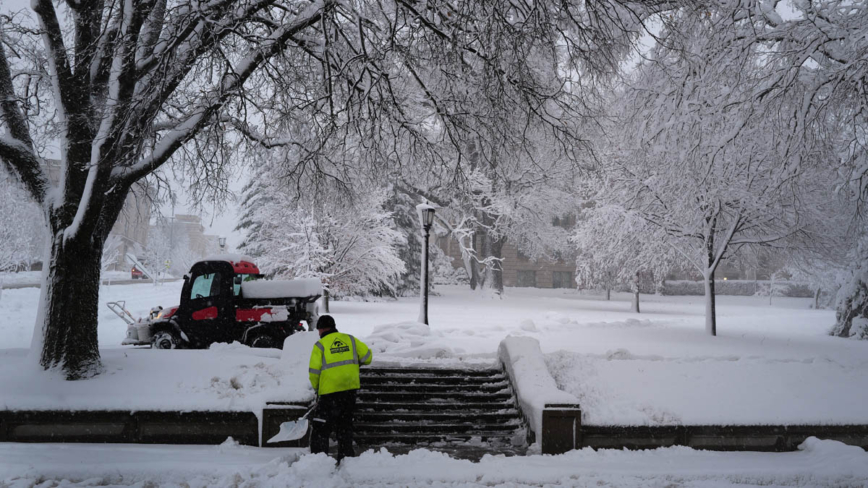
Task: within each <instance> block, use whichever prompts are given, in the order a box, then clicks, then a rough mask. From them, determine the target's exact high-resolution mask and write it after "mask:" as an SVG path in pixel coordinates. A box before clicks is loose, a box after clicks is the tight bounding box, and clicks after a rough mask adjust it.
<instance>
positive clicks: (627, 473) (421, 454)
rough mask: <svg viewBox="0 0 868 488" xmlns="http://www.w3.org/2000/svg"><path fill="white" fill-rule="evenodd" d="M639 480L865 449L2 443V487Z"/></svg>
mask: <svg viewBox="0 0 868 488" xmlns="http://www.w3.org/2000/svg"><path fill="white" fill-rule="evenodd" d="M35 486H39V487H44V488H47V487H58V486H64V487H66V486H75V487H79V486H137V487H150V486H160V487H180V486H184V487H189V488H198V487H202V488H204V487H213V488H220V487H239V486H243V487H246V488H259V487H287V486H291V487H307V486H310V487H317V488H339V487H341V488H342V487H367V486H370V487H375V486H388V487H423V486H424V487H432V486H433V487H465V488H470V487H492V486H506V487H516V488H517V487H542V486H552V487H554V486H557V487H599V486H617V487H626V488H630V487H637V488H638V487H642V488H648V487H651V488H654V487H660V488H664V487H666V488H688V487H690V488H713V487H714V488H717V487H728V486H738V487H740V488H746V487H753V486H763V487H780V486H788V487H789V486H798V487H829V488H832V487H834V488H845V487H852V488H863V487H865V486H868V453H866V452H865V451H863V450H862V449H859V448H854V447H850V446H845V445H843V444H840V443H837V442H832V441H819V440H816V439H809V440H808V441H807V442H806V443H805V445H804V450H802V451H799V452H793V453H782V454H775V453H723V452H709V451H695V450H693V449H689V448H665V449H657V450H653V451H608V450H602V451H597V452H595V451H593V450H591V449H584V450H581V451H573V452H570V453H567V454H563V455H559V456H527V457H518V458H515V457H513V458H504V457H492V456H486V457H484V458H483V459H482V460H481V461H480V462H479V463H471V462H470V461H464V460H456V459H451V458H449V457H447V456H445V455H443V454H440V453H436V452H431V451H426V450H417V451H413V452H411V453H409V454H407V455H398V456H393V455H391V454H389V453H386V452H377V453H375V452H373V451H368V452H366V453H363V454H361V456H360V457H358V458H355V459H347V460H346V461H345V462H344V463H343V465H342V466H341V467H339V468H337V469H335V466H334V460H333V459H331V458H328V457H326V456H325V455H322V454H320V455H310V454H306V453H305V452H304V451H301V450H297V449H261V448H250V447H239V446H233V445H231V443H226V444H224V445H222V446H137V445H72V444H68V445H63V444H0V487H3V488H6V487H9V488H13V487H14V488H24V487H27V488H32V487H35Z"/></svg>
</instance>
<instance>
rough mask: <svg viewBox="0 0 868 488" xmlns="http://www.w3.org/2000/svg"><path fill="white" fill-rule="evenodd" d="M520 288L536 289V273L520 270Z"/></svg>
mask: <svg viewBox="0 0 868 488" xmlns="http://www.w3.org/2000/svg"><path fill="white" fill-rule="evenodd" d="M518 286H531V287H536V271H532V270H522V269H520V270H518Z"/></svg>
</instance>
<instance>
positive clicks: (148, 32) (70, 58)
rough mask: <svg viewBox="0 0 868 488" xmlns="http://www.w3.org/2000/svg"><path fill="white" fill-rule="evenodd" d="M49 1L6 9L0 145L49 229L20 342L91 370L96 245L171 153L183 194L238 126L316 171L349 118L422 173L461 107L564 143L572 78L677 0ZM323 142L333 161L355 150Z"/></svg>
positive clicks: (229, 146)
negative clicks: (44, 267) (33, 304)
mask: <svg viewBox="0 0 868 488" xmlns="http://www.w3.org/2000/svg"><path fill="white" fill-rule="evenodd" d="M685 3H689V2H685ZM59 5H60V8H58V7H57V6H56V4H55V2H52V1H51V0H34V1H33V2H32V8H33V12H34V13H35V15H36V18H37V21H38V24H39V25H38V27H35V26H32V25H29V24H27V22H26V21H24V20H22V16H19V15H16V16H14V17H13V18H12V19H11V20H10V21H9V22H4V23H3V27H2V29H3V32H2V36H0V116H2V123H3V130H4V132H3V133H2V134H0V161H2V163H3V164H4V165H5V166H6V167H7V168H9V169H11V170H12V171H13V172H14V173H15V174H16V175H17V176H18V177H19V178H20V179H21V181H22V182H23V183H24V185H25V187H26V188H27V190H28V191H29V193H30V194H31V196H32V198H33V199H34V200H36V201H37V202H38V203H39V204H40V205H41V206H42V210H43V214H44V215H45V216H46V223H47V226H48V227H49V231H50V232H49V233H50V235H51V241H50V245H51V248H50V252H51V260H52V262H51V263H50V269H51V270H52V271H51V273H49V274H48V275H47V278H46V279H47V282H46V283H45V286H44V288H43V290H45V293H44V303H43V307H42V308H43V312H42V313H41V314H40V319H39V320H40V323H39V324H38V325H37V330H36V333H35V334H34V344H33V345H34V348H35V349H38V350H40V351H41V354H39V356H40V363H41V364H42V366H43V367H44V368H52V367H61V368H62V369H63V371H64V372H65V373H66V376H67V377H69V378H80V377H86V376H88V375H92V374H95V373H96V372H98V371H99V370H100V362H99V349H98V346H97V344H98V342H97V337H96V336H97V305H98V304H97V297H98V284H99V264H100V260H101V256H100V254H101V252H102V249H103V244H104V241H105V239H106V237H107V236H108V233H109V231H110V230H111V228H112V225H113V224H114V222H115V220H116V219H117V216H118V213H119V212H120V209H121V208H122V206H123V202H124V200H125V199H126V196H127V194H128V193H129V191H130V188H131V187H132V185H133V184H135V183H136V182H137V181H139V180H142V179H143V178H147V177H148V175H150V174H153V173H154V172H155V171H157V170H159V169H160V168H161V167H163V166H164V165H165V164H166V163H168V162H169V161H173V162H174V163H175V164H177V167H178V169H179V170H180V171H185V172H186V173H188V176H191V178H190V179H191V180H192V181H193V182H194V184H193V186H192V189H193V190H194V196H196V195H198V196H200V197H201V196H202V195H201V193H202V191H203V190H215V191H223V190H225V188H226V181H227V178H228V177H229V174H230V172H229V171H227V166H226V163H227V161H228V160H230V159H232V156H233V149H234V148H235V147H236V146H237V145H238V144H237V143H238V142H239V141H240V140H241V138H242V136H243V137H244V138H247V139H250V140H255V141H257V143H258V144H263V145H267V146H273V145H279V144H298V145H299V147H300V148H302V153H303V158H302V159H301V160H299V165H298V168H299V169H300V170H302V171H304V170H312V171H319V172H322V170H323V168H322V166H318V164H320V163H321V160H320V159H319V158H317V157H315V156H318V155H319V154H320V152H319V151H320V149H321V147H322V145H323V142H324V141H332V142H335V143H338V141H340V140H342V139H343V138H346V137H349V136H350V134H355V135H357V136H359V137H358V140H361V141H363V143H364V145H363V146H360V147H362V148H363V149H374V148H376V149H377V150H369V151H363V153H364V154H369V155H370V156H369V157H370V160H371V161H374V160H376V159H380V158H381V156H383V155H384V154H388V153H389V148H390V147H393V146H394V143H395V141H398V140H403V141H406V142H408V143H409V144H410V145H413V144H414V141H415V147H417V148H419V153H420V154H421V153H424V154H425V155H427V156H431V159H430V161H429V163H433V164H431V165H430V166H429V169H430V172H432V173H435V172H437V170H438V168H441V167H443V164H441V163H443V162H444V161H446V159H444V156H438V154H440V153H439V151H437V150H434V149H432V147H430V146H429V142H430V141H431V140H432V138H433V139H438V140H440V141H450V140H451V141H456V143H455V144H453V146H455V147H456V148H460V147H461V143H460V141H461V137H460V136H461V135H462V134H466V133H468V132H469V131H474V130H477V129H478V126H476V125H474V124H470V123H468V122H469V121H470V120H477V121H480V122H484V123H486V124H488V126H489V127H493V128H496V127H497V126H498V124H500V122H501V120H499V119H500V118H501V117H502V116H503V115H506V114H508V115H509V116H510V117H514V115H515V113H516V111H518V112H520V113H522V114H523V115H524V116H525V118H524V120H525V121H526V122H528V124H530V125H534V126H538V127H541V126H544V125H547V126H549V127H551V128H552V130H551V131H550V132H551V133H552V134H555V135H560V136H561V140H563V141H567V140H569V139H571V137H568V136H570V134H569V133H568V132H565V131H563V130H562V129H560V124H559V123H558V119H559V118H560V115H561V114H562V113H563V112H564V111H570V110H574V109H575V108H576V107H581V106H582V99H581V98H582V97H581V90H582V87H583V86H587V85H589V84H590V83H591V81H592V80H593V76H594V74H596V73H600V72H608V71H612V70H613V69H614V68H615V67H616V66H617V60H618V59H620V58H621V57H623V56H624V55H625V54H626V53H627V52H628V50H629V47H630V42H629V41H630V40H631V39H634V38H635V37H636V36H637V35H638V32H640V30H641V28H642V26H641V22H642V20H644V19H646V18H648V17H649V16H651V15H653V14H655V13H657V12H659V11H660V10H662V9H669V8H673V7H675V6H677V5H678V1H677V0H676V1H673V2H642V1H637V2H635V3H633V2H621V1H614V0H603V1H600V2H578V1H576V2H563V1H554V0H547V1H543V2H540V3H539V4H536V5H534V6H529V5H525V4H522V3H515V2H511V1H506V0H498V1H494V2H478V1H476V0H457V1H444V0H433V1H425V2H422V1H417V0H392V1H386V2H373V1H362V2H338V1H335V0H314V1H307V0H237V1H226V0H214V1H211V2H206V3H201V2H198V1H192V0H129V1H125V2H119V3H118V2H105V1H100V0H67V1H66V2H63V3H61V4H59ZM579 74H581V76H583V77H585V78H584V79H576V77H577V76H578V75H579ZM474 86H475V87H485V88H486V90H485V91H484V92H482V93H484V94H486V95H487V97H479V96H477V95H478V94H479V93H480V92H479V91H478V90H474V89H471V90H468V89H467V88H468V87H474ZM435 88H436V89H435ZM572 102H576V103H572ZM505 106H508V107H511V108H512V110H510V111H509V112H504V111H501V110H499V109H500V108H502V107H505ZM299 123H300V124H301V125H302V127H303V130H302V131H296V130H295V129H296V127H297V126H296V124H299ZM312 125H313V126H315V127H316V130H315V131H310V130H309V129H310V128H311V126H312ZM509 135H510V138H511V139H513V140H515V141H520V140H521V138H522V136H521V134H520V133H510V134H509ZM273 136H276V137H273ZM49 140H53V141H57V142H58V143H59V145H60V153H61V156H62V157H61V162H60V168H59V169H60V174H61V176H60V178H59V179H57V180H56V181H53V180H52V179H51V178H50V177H49V175H48V174H47V171H46V169H45V167H44V165H43V164H42V157H43V153H42V152H41V151H42V148H43V147H44V146H45V144H46V141H49ZM484 140H486V141H488V139H484ZM501 142H502V140H499V139H490V144H501ZM486 143H488V142H486ZM332 154H333V155H335V160H334V163H335V164H334V166H335V167H337V168H345V167H347V166H352V164H355V163H357V162H358V154H352V151H347V152H346V153H343V154H341V153H332ZM447 156H451V155H448V154H447ZM383 160H384V161H385V159H383ZM310 162H314V164H313V166H310V165H308V163H310ZM336 174H338V173H336ZM333 176H334V175H333Z"/></svg>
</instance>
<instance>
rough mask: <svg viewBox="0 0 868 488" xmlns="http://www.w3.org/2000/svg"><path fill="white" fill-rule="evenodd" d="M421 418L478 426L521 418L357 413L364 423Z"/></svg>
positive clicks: (460, 413) (465, 412)
mask: <svg viewBox="0 0 868 488" xmlns="http://www.w3.org/2000/svg"><path fill="white" fill-rule="evenodd" d="M421 416H424V419H425V420H426V421H428V422H432V423H433V422H443V423H467V422H470V423H476V424H483V423H484V424H494V423H505V424H518V423H519V420H520V417H519V416H518V414H515V415H510V413H503V412H498V411H497V410H494V411H478V410H477V411H474V410H470V411H468V410H459V411H453V412H449V413H431V412H430V411H427V412H426V411H416V412H396V411H385V412H383V411H364V412H357V413H356V419H357V420H359V421H361V420H362V419H363V421H364V422H385V421H389V420H395V421H399V422H401V421H415V420H418V419H419V418H420V417H421Z"/></svg>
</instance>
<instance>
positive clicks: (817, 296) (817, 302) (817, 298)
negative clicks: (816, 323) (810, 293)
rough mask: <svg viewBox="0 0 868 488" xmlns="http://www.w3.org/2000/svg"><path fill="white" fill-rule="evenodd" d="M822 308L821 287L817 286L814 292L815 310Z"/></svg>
mask: <svg viewBox="0 0 868 488" xmlns="http://www.w3.org/2000/svg"><path fill="white" fill-rule="evenodd" d="M819 309H820V287H819V286H818V287H817V291H816V292H814V310H819Z"/></svg>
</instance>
